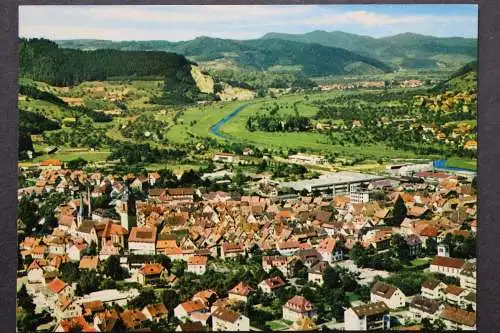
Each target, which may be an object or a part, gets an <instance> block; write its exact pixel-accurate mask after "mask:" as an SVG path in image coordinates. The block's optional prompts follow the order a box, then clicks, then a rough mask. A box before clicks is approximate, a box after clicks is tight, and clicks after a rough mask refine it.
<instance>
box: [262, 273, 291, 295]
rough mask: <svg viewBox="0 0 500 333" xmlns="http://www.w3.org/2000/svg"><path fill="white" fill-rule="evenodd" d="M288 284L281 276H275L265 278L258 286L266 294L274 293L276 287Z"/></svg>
mask: <svg viewBox="0 0 500 333" xmlns="http://www.w3.org/2000/svg"><path fill="white" fill-rule="evenodd" d="M285 285H286V283H285V281H283V279H281V278H280V277H279V276H275V277H272V278H269V279H265V280H264V281H262V282H261V283H259V285H258V287H259V289H260V290H262V291H263V292H264V293H266V294H271V293H273V292H274V291H275V290H276V289H278V288H281V287H284V286H285Z"/></svg>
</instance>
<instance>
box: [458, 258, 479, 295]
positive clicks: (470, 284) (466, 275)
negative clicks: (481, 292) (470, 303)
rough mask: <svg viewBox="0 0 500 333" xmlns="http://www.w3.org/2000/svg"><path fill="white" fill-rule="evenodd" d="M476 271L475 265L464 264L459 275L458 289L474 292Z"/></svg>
mask: <svg viewBox="0 0 500 333" xmlns="http://www.w3.org/2000/svg"><path fill="white" fill-rule="evenodd" d="M476 271H477V269H476V264H475V263H470V262H467V263H465V265H464V266H463V267H462V270H461V271H460V274H459V278H460V287H462V288H466V289H468V290H471V291H474V292H476V289H477V281H476Z"/></svg>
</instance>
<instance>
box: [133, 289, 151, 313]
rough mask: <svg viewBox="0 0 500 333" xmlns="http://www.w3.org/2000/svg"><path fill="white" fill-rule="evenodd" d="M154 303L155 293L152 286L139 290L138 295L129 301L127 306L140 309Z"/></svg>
mask: <svg viewBox="0 0 500 333" xmlns="http://www.w3.org/2000/svg"><path fill="white" fill-rule="evenodd" d="M152 303H156V293H155V291H154V289H152V288H146V289H143V290H141V292H140V294H139V296H137V297H136V298H134V299H133V300H131V301H129V303H128V305H129V307H133V308H138V309H142V308H144V307H145V306H146V305H148V304H152Z"/></svg>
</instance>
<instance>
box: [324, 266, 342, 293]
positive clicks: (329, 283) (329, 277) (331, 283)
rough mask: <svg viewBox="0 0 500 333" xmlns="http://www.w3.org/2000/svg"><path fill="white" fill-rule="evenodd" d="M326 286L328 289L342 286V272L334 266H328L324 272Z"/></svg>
mask: <svg viewBox="0 0 500 333" xmlns="http://www.w3.org/2000/svg"><path fill="white" fill-rule="evenodd" d="M323 281H324V284H323V285H324V287H325V288H326V289H334V288H339V286H340V284H341V283H340V274H339V272H338V271H337V270H336V269H335V268H333V267H327V268H326V269H325V271H324V272H323Z"/></svg>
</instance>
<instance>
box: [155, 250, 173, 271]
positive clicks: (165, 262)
mask: <svg viewBox="0 0 500 333" xmlns="http://www.w3.org/2000/svg"><path fill="white" fill-rule="evenodd" d="M156 262H158V263H159V264H161V265H162V266H163V268H165V269H166V270H167V271H169V272H170V270H171V269H172V260H170V258H169V257H167V256H166V255H164V254H160V255H157V256H156Z"/></svg>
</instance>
